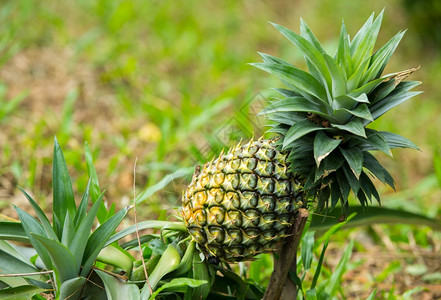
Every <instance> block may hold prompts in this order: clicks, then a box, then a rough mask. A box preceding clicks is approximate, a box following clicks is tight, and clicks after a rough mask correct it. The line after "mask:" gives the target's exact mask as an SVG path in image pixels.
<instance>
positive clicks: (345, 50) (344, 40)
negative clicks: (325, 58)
mask: <svg viewBox="0 0 441 300" xmlns="http://www.w3.org/2000/svg"><path fill="white" fill-rule="evenodd" d="M349 45H350V41H349V35H348V32H347V30H346V26H345V23H344V22H342V23H341V30H340V38H339V41H338V49H337V54H336V60H337V63H338V64H339V66H340V67H341V68H343V70H344V71H345V72H346V77H349V76H350V75H351V74H352V72H353V66H352V59H351V49H350V46H349Z"/></svg>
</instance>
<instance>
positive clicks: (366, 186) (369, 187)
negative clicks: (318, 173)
mask: <svg viewBox="0 0 441 300" xmlns="http://www.w3.org/2000/svg"><path fill="white" fill-rule="evenodd" d="M360 184H361V187H362V189H363V191H364V193H365V194H366V196H367V197H368V198H369V200H371V199H372V196H374V197H375V199H377V202H378V204H381V202H380V195H379V194H378V191H377V189H376V188H375V185H374V184H373V183H372V181H371V179H370V178H369V176H368V175H366V173H365V172H362V173H361V175H360ZM371 201H372V200H371Z"/></svg>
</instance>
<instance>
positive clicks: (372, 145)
mask: <svg viewBox="0 0 441 300" xmlns="http://www.w3.org/2000/svg"><path fill="white" fill-rule="evenodd" d="M366 135H367V139H365V138H360V137H357V136H354V137H353V139H354V140H352V141H351V142H350V143H351V144H352V146H354V147H355V146H357V147H358V148H360V149H361V150H363V151H371V150H380V151H382V152H384V153H386V154H387V155H389V156H392V152H391V151H390V147H389V144H388V143H387V141H386V139H385V138H384V136H383V134H382V133H381V132H378V131H376V130H373V129H368V128H367V129H366Z"/></svg>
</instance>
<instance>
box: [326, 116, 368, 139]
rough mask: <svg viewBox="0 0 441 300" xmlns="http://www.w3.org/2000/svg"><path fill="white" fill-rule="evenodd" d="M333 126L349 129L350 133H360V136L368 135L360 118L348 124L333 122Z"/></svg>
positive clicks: (344, 129)
mask: <svg viewBox="0 0 441 300" xmlns="http://www.w3.org/2000/svg"><path fill="white" fill-rule="evenodd" d="M331 125H332V127H335V128H338V129H341V130H343V131H347V132H349V133H352V134H355V135H358V136H362V137H364V138H365V137H366V131H365V129H364V126H363V123H362V122H361V120H360V119H356V120H354V121H351V122H349V123H347V124H344V125H341V124H333V123H332V124H331Z"/></svg>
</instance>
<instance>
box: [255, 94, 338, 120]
mask: <svg viewBox="0 0 441 300" xmlns="http://www.w3.org/2000/svg"><path fill="white" fill-rule="evenodd" d="M327 107H329V105H326V106H324V105H323V106H322V107H320V106H319V105H317V103H314V102H311V101H309V100H307V99H305V98H303V97H289V98H285V99H282V100H279V101H276V102H274V103H272V104H270V105H268V106H267V107H266V108H265V109H263V110H262V111H261V112H260V113H259V114H258V115H265V114H272V113H275V112H287V111H288V112H309V113H314V114H316V115H319V116H322V117H324V118H329V115H328V114H327V113H326V108H327ZM329 109H330V107H329ZM331 120H332V121H334V122H336V121H337V120H336V119H334V118H332V117H331Z"/></svg>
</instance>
